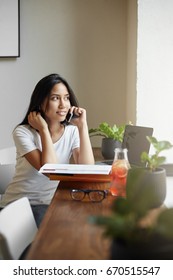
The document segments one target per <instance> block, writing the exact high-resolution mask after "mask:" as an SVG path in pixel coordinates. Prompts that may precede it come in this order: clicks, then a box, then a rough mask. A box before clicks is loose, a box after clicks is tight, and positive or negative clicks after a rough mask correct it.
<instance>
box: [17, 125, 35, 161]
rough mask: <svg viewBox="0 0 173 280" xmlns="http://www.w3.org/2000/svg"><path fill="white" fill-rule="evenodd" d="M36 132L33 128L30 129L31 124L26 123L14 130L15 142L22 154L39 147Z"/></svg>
mask: <svg viewBox="0 0 173 280" xmlns="http://www.w3.org/2000/svg"><path fill="white" fill-rule="evenodd" d="M36 133H37V132H36V131H34V130H33V129H32V130H31V129H29V126H24V125H19V126H18V127H17V128H16V129H15V130H14V131H13V139H14V143H15V145H16V149H17V151H18V153H19V154H20V156H23V155H25V154H27V153H29V152H31V151H33V150H35V149H37V148H38V147H37V145H36V141H35V136H36Z"/></svg>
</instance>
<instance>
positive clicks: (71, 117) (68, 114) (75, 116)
mask: <svg viewBox="0 0 173 280" xmlns="http://www.w3.org/2000/svg"><path fill="white" fill-rule="evenodd" d="M73 118H79V116H77V115H75V114H73V113H70V111H69V112H68V113H67V116H66V119H65V120H64V121H62V122H61V123H62V124H68V123H70V121H71V119H73Z"/></svg>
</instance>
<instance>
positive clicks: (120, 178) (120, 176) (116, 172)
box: [110, 148, 130, 197]
mask: <svg viewBox="0 0 173 280" xmlns="http://www.w3.org/2000/svg"><path fill="white" fill-rule="evenodd" d="M114 152H115V155H114V161H113V163H112V168H111V183H110V192H111V194H112V195H113V196H121V197H126V180H127V174H128V170H129V168H130V164H129V160H128V155H127V149H126V148H125V149H122V148H116V149H115V151H114Z"/></svg>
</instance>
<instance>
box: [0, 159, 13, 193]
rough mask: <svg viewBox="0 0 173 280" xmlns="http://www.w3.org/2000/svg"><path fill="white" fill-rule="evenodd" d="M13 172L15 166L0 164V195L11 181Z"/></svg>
mask: <svg viewBox="0 0 173 280" xmlns="http://www.w3.org/2000/svg"><path fill="white" fill-rule="evenodd" d="M14 172H15V164H13V163H11V164H0V194H3V193H4V192H5V190H6V188H7V186H8V184H9V183H10V182H11V181H12V179H13V176H14Z"/></svg>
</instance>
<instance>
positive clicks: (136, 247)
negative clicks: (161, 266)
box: [110, 233, 173, 260]
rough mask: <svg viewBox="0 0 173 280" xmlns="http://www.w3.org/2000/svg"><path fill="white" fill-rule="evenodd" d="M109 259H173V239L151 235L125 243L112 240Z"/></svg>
mask: <svg viewBox="0 0 173 280" xmlns="http://www.w3.org/2000/svg"><path fill="white" fill-rule="evenodd" d="M110 254H111V255H110V259H112V260H173V240H168V239H166V238H163V237H162V236H159V235H156V234H155V235H153V236H152V237H150V239H149V240H145V233H144V238H143V240H141V241H138V242H133V243H130V244H129V243H128V244H127V243H125V242H123V241H120V240H118V241H117V240H113V241H112V244H111V252H110Z"/></svg>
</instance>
